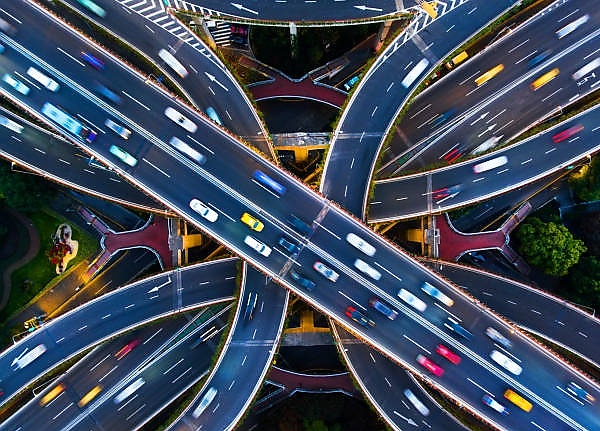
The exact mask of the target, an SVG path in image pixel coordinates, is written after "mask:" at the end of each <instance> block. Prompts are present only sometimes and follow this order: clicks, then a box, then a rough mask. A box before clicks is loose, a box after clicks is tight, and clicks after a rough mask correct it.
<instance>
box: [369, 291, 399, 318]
mask: <svg viewBox="0 0 600 431" xmlns="http://www.w3.org/2000/svg"><path fill="white" fill-rule="evenodd" d="M369 306H371V307H373V308H374V309H375V310H377V311H379V312H380V313H381V314H383V315H384V316H385V317H387V318H388V319H390V320H396V317H398V312H397V311H396V310H393V309H391V308H390V307H388V306H387V305H385V304H384V303H383V302H381V300H380V299H379V298H377V297H375V296H374V297H373V298H371V299H370V300H369Z"/></svg>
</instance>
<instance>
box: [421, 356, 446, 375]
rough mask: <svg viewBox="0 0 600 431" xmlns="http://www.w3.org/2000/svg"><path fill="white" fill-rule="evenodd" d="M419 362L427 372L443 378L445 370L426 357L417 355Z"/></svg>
mask: <svg viewBox="0 0 600 431" xmlns="http://www.w3.org/2000/svg"><path fill="white" fill-rule="evenodd" d="M417 362H418V363H419V365H421V366H422V367H423V368H425V369H426V370H427V371H429V372H431V373H433V374H435V375H436V376H438V377H441V376H442V375H443V374H444V369H443V368H442V367H440V366H439V365H438V364H436V363H435V362H433V361H432V360H431V359H429V358H428V357H426V356H423V355H417Z"/></svg>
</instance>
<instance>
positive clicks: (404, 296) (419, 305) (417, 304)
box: [398, 289, 427, 313]
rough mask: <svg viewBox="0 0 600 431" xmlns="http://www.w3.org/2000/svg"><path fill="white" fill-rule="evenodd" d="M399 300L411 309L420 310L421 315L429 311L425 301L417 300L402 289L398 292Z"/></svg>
mask: <svg viewBox="0 0 600 431" xmlns="http://www.w3.org/2000/svg"><path fill="white" fill-rule="evenodd" d="M398 298H400V299H401V300H403V301H404V302H406V303H407V304H408V305H410V306H411V307H413V308H415V309H417V310H419V311H420V312H421V313H422V312H424V311H425V310H426V309H427V304H425V301H422V300H421V299H419V298H417V297H416V296H415V295H413V294H412V293H410V292H409V291H408V290H406V289H400V290H399V291H398Z"/></svg>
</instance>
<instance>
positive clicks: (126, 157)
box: [108, 145, 137, 168]
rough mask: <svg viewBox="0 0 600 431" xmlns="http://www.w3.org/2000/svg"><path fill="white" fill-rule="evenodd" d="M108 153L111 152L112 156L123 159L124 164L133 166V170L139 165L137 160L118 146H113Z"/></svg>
mask: <svg viewBox="0 0 600 431" xmlns="http://www.w3.org/2000/svg"><path fill="white" fill-rule="evenodd" d="M108 151H110V153H111V154H112V155H114V156H117V157H118V158H119V159H121V161H122V162H123V163H125V164H127V165H129V166H131V167H132V168H133V167H134V166H135V165H137V159H136V158H135V157H133V156H132V155H131V154H129V153H128V152H127V151H125V150H124V149H123V148H121V147H119V146H117V145H111V146H110V148H109V149H108Z"/></svg>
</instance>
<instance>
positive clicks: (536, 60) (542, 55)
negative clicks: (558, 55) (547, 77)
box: [527, 49, 552, 68]
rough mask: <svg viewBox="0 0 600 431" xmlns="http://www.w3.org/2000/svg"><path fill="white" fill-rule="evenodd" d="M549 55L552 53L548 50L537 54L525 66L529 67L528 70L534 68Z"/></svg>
mask: <svg viewBox="0 0 600 431" xmlns="http://www.w3.org/2000/svg"><path fill="white" fill-rule="evenodd" d="M550 54H552V51H551V50H549V49H548V50H546V51H544V52H541V53H539V54H538V55H536V56H535V57H533V58H532V59H531V60H529V62H528V63H527V66H529V67H530V68H534V67H535V66H537V65H538V64H540V63H541V62H543V61H544V60H545V59H547V58H548V56H549V55H550Z"/></svg>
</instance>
